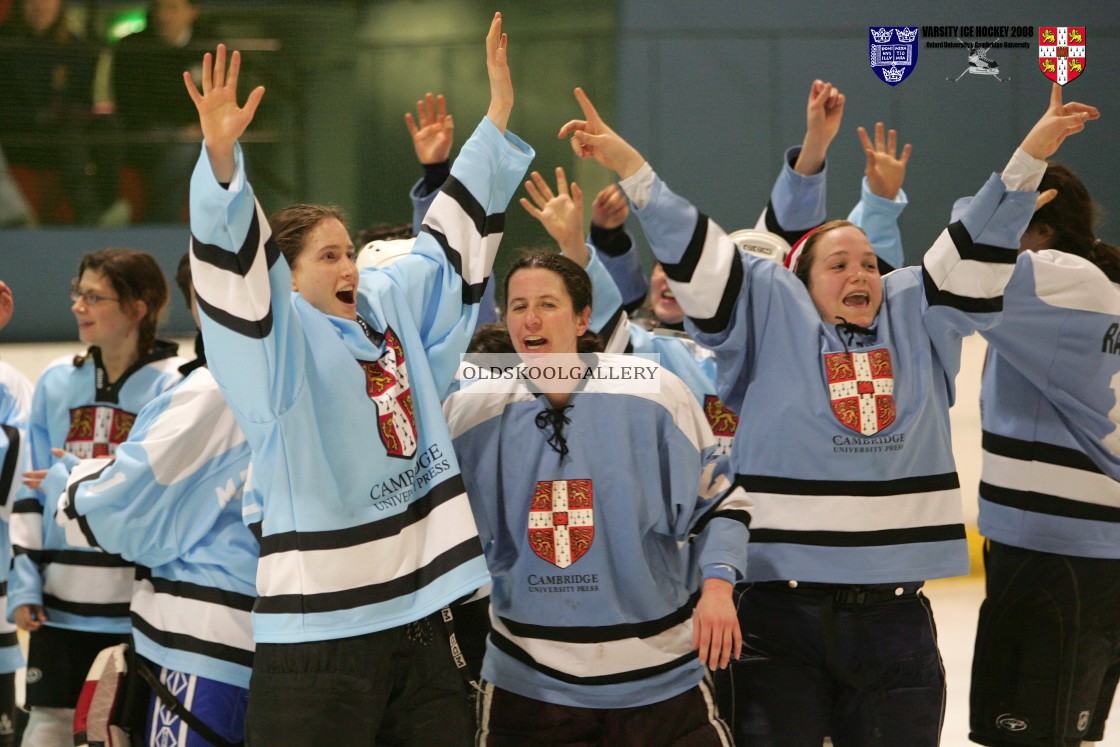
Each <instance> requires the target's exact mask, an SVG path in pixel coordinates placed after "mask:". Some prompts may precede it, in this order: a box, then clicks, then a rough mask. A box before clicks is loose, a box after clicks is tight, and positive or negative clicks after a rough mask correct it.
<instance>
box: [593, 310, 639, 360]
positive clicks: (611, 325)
mask: <svg viewBox="0 0 1120 747" xmlns="http://www.w3.org/2000/svg"><path fill="white" fill-rule="evenodd" d="M622 313H623V308H622V307H621V306H619V307H618V308H617V309H615V310H614V313H613V314H611V318H610V319H608V320H607V323H606V324H604V325H603V328H602V329H601V330H599V332H598V334H599V338H600V339H601V340H602V341H603V344H604V345H606V344H607V342H608V341H609V340H610V339H611V338H612V337H614V333H615V331H616V330H617V329H618V325H619V324H620V323H621V322H622ZM629 345H630V342H629V340H627V346H629ZM625 352H632V349H631V350H628V351H625Z"/></svg>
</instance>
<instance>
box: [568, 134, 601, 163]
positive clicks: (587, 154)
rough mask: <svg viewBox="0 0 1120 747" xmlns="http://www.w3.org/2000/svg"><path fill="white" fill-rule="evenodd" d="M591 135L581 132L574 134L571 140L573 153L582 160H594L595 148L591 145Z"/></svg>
mask: <svg viewBox="0 0 1120 747" xmlns="http://www.w3.org/2000/svg"><path fill="white" fill-rule="evenodd" d="M590 137H591V136H590V135H588V134H587V133H586V132H584V131H582V130H580V131H578V132H575V133H573V134H572V139H571V140H569V141H568V142H570V143H571V144H572V151H574V152H575V154H576V155H577V156H578V157H580V158H594V157H595V148H594V146H593V145H592V144H591V140H590Z"/></svg>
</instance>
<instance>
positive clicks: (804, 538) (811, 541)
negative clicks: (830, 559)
mask: <svg viewBox="0 0 1120 747" xmlns="http://www.w3.org/2000/svg"><path fill="white" fill-rule="evenodd" d="M964 538H965V533H964V524H944V525H940V526H928V527H912V528H905V529H879V530H875V531H868V532H833V531H825V530H814V531H797V530H792V529H752V530H751V542H768V543H781V544H790V545H819V546H822V547H883V546H886V545H913V544H917V543H921V542H947V541H950V540H963V539H964Z"/></svg>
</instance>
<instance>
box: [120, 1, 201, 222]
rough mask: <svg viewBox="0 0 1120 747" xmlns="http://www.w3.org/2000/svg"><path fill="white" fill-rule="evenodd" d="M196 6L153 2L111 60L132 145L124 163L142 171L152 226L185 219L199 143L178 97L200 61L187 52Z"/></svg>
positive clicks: (193, 120) (190, 114)
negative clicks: (144, 20)
mask: <svg viewBox="0 0 1120 747" xmlns="http://www.w3.org/2000/svg"><path fill="white" fill-rule="evenodd" d="M199 10H200V8H199V4H198V2H197V0H152V2H151V3H150V4H149V6H148V25H147V27H146V28H145V29H144V30H143V31H140V32H138V33H135V34H131V35H130V36H126V37H125V38H124V39H121V41H120V42H119V43H118V44H117V48H116V51H115V52H114V54H113V74H112V81H113V94H114V97H115V99H116V106H117V115H118V116H119V117H120V121H121V126H122V127H123V129H124V130H125V131H126V132H127V133H128V134H129V135H132V136H135V135H142V136H143V137H139V138H135V139H136V140H137V141H138V142H137V144H135V145H129V146H128V147H127V149H126V150H125V153H124V162H125V163H126V164H128V165H130V166H132V167H134V168H135V169H136V170H137V171H139V172H140V177H141V179H142V180H143V182H144V194H145V196H146V203H145V207H144V212H143V217H144V220H145V221H146V222H150V223H177V222H181V221H182V219H183V212H184V207H185V206H186V203H187V189H188V186H189V184H190V174H191V169H193V168H194V162H195V160H196V159H197V158H198V140H199V139H200V137H201V134H200V131H199V128H198V117H197V115H196V114H195V110H194V106H193V105H192V104H191V101H190V99H186V98H184V97H183V89H182V88H180V86H181V85H182V82H181V81H182V76H183V71H184V70H189V71H190V72H191V75H192V77H193V78H195V80H198V79H199V75H200V72H201V67H200V62H199V60H200V56H199V55H198V54H197V53H196V52H193V51H191V44H190V42H191V40H192V38H193V36H194V29H195V21H196V20H197V19H198V14H199Z"/></svg>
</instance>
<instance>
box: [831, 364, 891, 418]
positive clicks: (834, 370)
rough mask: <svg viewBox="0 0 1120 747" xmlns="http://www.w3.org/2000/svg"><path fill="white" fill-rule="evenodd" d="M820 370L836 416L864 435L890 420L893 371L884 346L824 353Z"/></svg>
mask: <svg viewBox="0 0 1120 747" xmlns="http://www.w3.org/2000/svg"><path fill="white" fill-rule="evenodd" d="M824 370H825V374H827V376H828V394H829V398H830V399H831V400H832V412H833V414H835V415H836V419H837V420H839V421H840V422H841V423H843V424H844V425H845V426H847V427H848V428H851V429H852V430H853V431H856V432H857V433H862V434H863V435H864V436H874V435H875V434H876V433H878V432H879V431H881V430H883V429H884V428H886V427H887V426H888V425H890V424H891V423H893V422H894V418H895V405H894V370H893V368H892V367H891V354H890V351H889V350H887V349H886V348H880V349H878V350H869V351H867V352H865V353H826V354H825V356H824Z"/></svg>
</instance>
